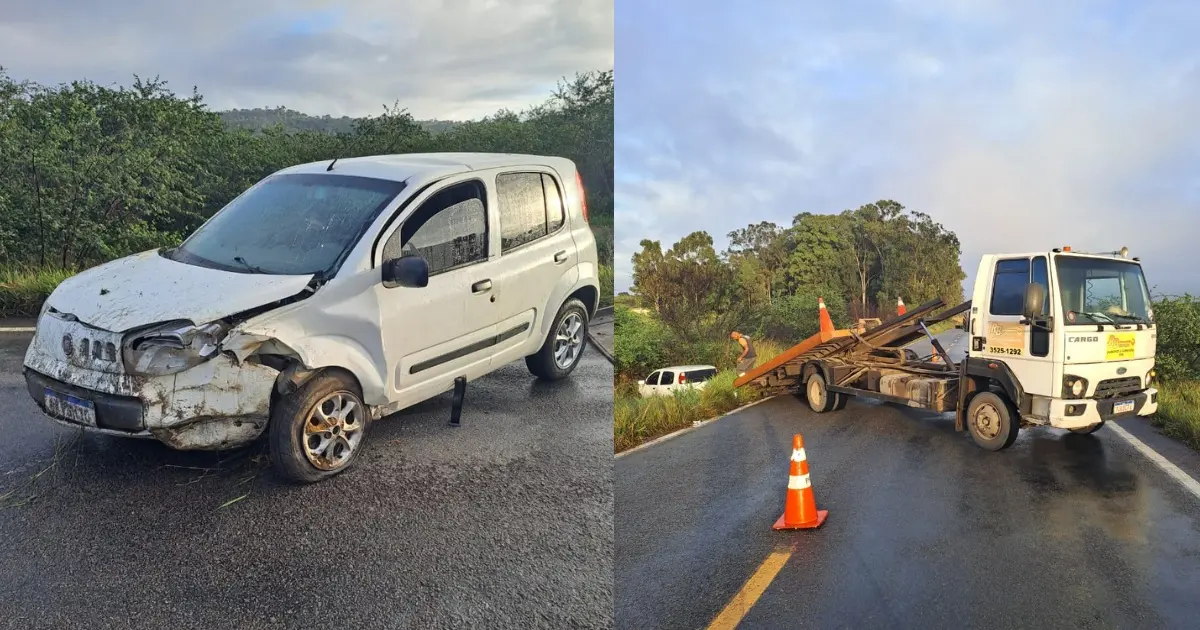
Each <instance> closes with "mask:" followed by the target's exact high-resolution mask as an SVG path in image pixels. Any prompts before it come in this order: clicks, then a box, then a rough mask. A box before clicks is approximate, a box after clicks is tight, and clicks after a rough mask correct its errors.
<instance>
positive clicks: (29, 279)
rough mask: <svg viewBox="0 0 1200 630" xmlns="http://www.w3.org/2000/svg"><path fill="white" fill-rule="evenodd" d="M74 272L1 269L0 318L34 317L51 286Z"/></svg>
mask: <svg viewBox="0 0 1200 630" xmlns="http://www.w3.org/2000/svg"><path fill="white" fill-rule="evenodd" d="M74 274H75V272H74V271H61V270H57V269H40V270H34V269H18V268H9V269H0V317H37V314H38V311H40V310H41V309H42V302H45V301H46V298H47V297H50V293H51V292H52V291H54V287H56V286H58V284H59V283H60V282H62V281H63V280H66V279H67V278H69V277H71V276H72V275H74Z"/></svg>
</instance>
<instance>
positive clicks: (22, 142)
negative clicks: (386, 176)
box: [0, 68, 614, 268]
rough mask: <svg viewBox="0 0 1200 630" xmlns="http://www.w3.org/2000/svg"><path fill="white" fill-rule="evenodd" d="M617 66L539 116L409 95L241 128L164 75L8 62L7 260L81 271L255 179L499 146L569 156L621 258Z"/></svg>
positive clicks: (150, 243)
mask: <svg viewBox="0 0 1200 630" xmlns="http://www.w3.org/2000/svg"><path fill="white" fill-rule="evenodd" d="M613 102H614V101H613V72H612V71H611V70H608V71H599V72H587V73H583V74H579V75H577V76H575V77H574V78H573V79H570V80H564V81H562V82H560V83H559V85H558V87H557V89H556V90H555V91H554V92H553V93H552V94H551V95H550V96H549V97H548V99H547V100H546V101H545V102H544V103H542V104H540V105H536V106H533V107H531V108H529V109H527V110H526V111H522V112H514V111H507V110H505V111H500V112H497V113H496V114H495V115H493V116H489V117H487V118H485V119H483V120H479V121H470V122H463V123H460V124H456V125H454V126H453V127H452V128H449V129H448V130H446V131H443V132H440V133H433V132H431V131H430V130H429V129H428V125H424V124H422V123H420V122H419V121H416V120H415V119H414V118H413V117H412V115H411V114H409V113H408V112H407V111H406V110H404V109H403V108H401V107H400V106H399V105H398V104H397V105H395V106H393V107H385V108H383V112H382V113H381V114H379V115H377V116H371V117H367V118H359V119H354V120H353V122H352V128H351V130H350V131H348V132H339V133H330V132H326V131H312V130H303V131H289V130H287V129H285V128H284V126H283V125H277V126H274V127H269V128H266V129H262V130H254V129H245V128H235V127H232V126H230V125H228V124H225V123H223V122H222V120H221V117H220V115H219V114H218V113H216V112H212V111H210V110H209V109H208V108H207V107H206V106H205V104H204V99H203V97H202V96H201V95H200V93H199V92H198V91H196V90H195V89H193V90H192V92H191V93H190V94H186V95H179V94H176V93H175V92H174V91H172V90H171V89H170V88H169V87H168V85H167V83H166V82H165V81H162V80H160V79H158V78H155V79H143V78H139V77H134V80H133V82H132V84H131V85H129V86H117V87H110V86H102V85H98V84H95V83H93V82H90V81H74V82H71V83H69V84H64V85H58V86H44V85H38V84H36V83H33V82H29V81H18V80H15V79H13V78H11V77H10V76H9V75H8V74H7V73H6V72H5V71H4V69H3V68H0V266H8V267H14V266H15V267H37V268H46V267H55V268H79V267H84V266H89V265H92V264H95V263H98V262H103V261H106V260H110V259H112V258H116V257H119V256H122V255H125V254H128V253H132V252H136V251H141V250H145V249H149V248H153V247H156V246H160V245H168V244H173V243H175V242H178V241H179V240H180V239H181V238H182V237H183V236H185V235H186V234H187V233H188V232H190V231H191V230H192V229H194V228H195V227H196V226H197V225H199V224H200V223H201V222H203V221H204V220H205V219H206V218H207V217H209V216H211V215H212V214H213V213H214V212H216V211H217V210H219V209H220V208H221V207H223V206H224V205H225V204H226V203H228V202H229V201H230V200H232V199H233V198H234V197H235V196H237V195H238V194H240V193H241V192H242V191H243V190H245V189H246V188H247V187H249V186H250V185H251V184H253V183H254V182H256V181H258V180H259V179H261V178H263V177H264V176H266V175H268V174H270V173H272V172H274V171H276V170H278V169H280V168H284V167H287V166H291V165H294V164H300V163H304V162H312V161H317V160H332V159H333V158H335V157H343V158H344V157H355V156H364V155H376V154H383V153H408V152H425V151H486V152H511V153H533V154H541V155H555V156H562V157H567V158H570V159H572V160H574V161H575V162H576V164H577V165H578V166H579V168H580V171H581V173H582V176H583V180H584V185H585V187H586V188H587V190H588V207H589V211H590V214H591V216H592V221H593V224H594V225H595V226H596V228H597V233H598V234H597V235H598V237H599V238H600V240H601V248H600V249H601V252H602V253H601V257H602V258H604V262H606V263H608V264H611V260H612V245H611V243H612V240H611V235H612V227H611V226H612V205H613V191H612V186H613V142H612V137H613Z"/></svg>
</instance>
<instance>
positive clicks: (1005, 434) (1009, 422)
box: [967, 392, 1021, 451]
mask: <svg viewBox="0 0 1200 630" xmlns="http://www.w3.org/2000/svg"><path fill="white" fill-rule="evenodd" d="M967 427H968V428H969V429H970V431H971V437H972V438H975V443H976V444H978V445H979V446H980V447H982V448H985V449H987V450H989V451H999V450H1003V449H1006V448H1008V447H1010V446H1012V445H1013V442H1016V441H1017V431H1019V430H1020V429H1021V423H1020V420H1019V414H1018V413H1017V410H1016V409H1014V408H1013V406H1012V404H1011V403H1009V402H1008V401H1007V400H1005V399H1003V398H1001V397H1000V396H998V395H996V394H995V393H994V392H981V393H979V394H976V395H975V396H974V397H972V398H971V404H970V405H968V406H967Z"/></svg>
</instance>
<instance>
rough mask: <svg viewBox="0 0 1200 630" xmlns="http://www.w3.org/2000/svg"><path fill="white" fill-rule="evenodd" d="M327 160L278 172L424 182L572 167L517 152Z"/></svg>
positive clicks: (567, 172)
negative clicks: (493, 171)
mask: <svg viewBox="0 0 1200 630" xmlns="http://www.w3.org/2000/svg"><path fill="white" fill-rule="evenodd" d="M331 162H333V160H322V161H320V162H309V163H307V164H299V165H296V166H292V167H289V168H285V169H283V170H281V171H279V172H278V173H279V174H292V173H327V172H330V173H334V174H338V175H355V176H359V177H373V178H376V179H387V180H392V181H401V182H402V181H408V180H410V179H418V180H422V181H427V180H432V179H437V178H440V177H445V176H447V175H454V174H456V173H466V172H470V171H478V170H483V169H489V168H503V167H506V166H513V167H521V166H525V167H528V166H544V167H549V168H551V169H554V170H555V171H558V173H559V174H560V175H562V176H564V177H569V176H571V175H572V171H573V170H574V166H575V164H574V162H572V161H571V160H568V159H566V158H561V157H550V156H545V155H526V154H521V153H400V154H394V155H370V156H366V157H354V158H338V159H337V162H336V163H334V165H333V170H332V171H329V165H330V163H331ZM414 183H415V182H414Z"/></svg>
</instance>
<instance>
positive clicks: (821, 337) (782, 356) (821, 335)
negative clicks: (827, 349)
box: [733, 330, 850, 387]
mask: <svg viewBox="0 0 1200 630" xmlns="http://www.w3.org/2000/svg"><path fill="white" fill-rule="evenodd" d="M849 336H850V331H849V330H830V331H823V332H818V333H817V334H815V335H813V336H811V337H809V338H808V339H805V340H804V341H801V342H800V343H798V344H796V345H794V346H792V347H791V348H788V349H787V350H784V351H783V352H781V353H779V354H778V355H776V356H775V357H773V358H772V359H771V360H769V361H767V362H766V363H763V364H762V365H759V366H756V367H754V368H753V369H751V370H750V371H749V372H746V373H745V374H743V375H741V376H739V377H738V378H737V380H735V381H734V382H733V386H734V387H741V386H742V385H745V384H746V383H749V382H750V381H753V380H754V379H756V378H758V377H760V376H763V375H765V374H768V373H770V372H771V370H774V369H775V368H777V367H779V366H781V365H783V364H784V363H787V362H788V361H791V360H792V359H795V358H796V357H798V356H800V355H802V354H804V353H805V352H808V351H809V350H812V349H813V348H816V347H817V346H819V345H821V344H823V343H825V342H827V341H830V340H832V339H837V338H838V337H849Z"/></svg>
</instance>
